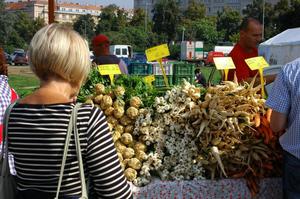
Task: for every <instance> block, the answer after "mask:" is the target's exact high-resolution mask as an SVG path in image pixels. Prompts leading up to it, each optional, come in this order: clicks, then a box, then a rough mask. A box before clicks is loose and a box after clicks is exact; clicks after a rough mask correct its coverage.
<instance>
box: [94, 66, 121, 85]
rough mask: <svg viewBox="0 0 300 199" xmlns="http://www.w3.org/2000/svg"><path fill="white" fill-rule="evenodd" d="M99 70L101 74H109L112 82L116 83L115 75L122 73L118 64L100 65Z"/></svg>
mask: <svg viewBox="0 0 300 199" xmlns="http://www.w3.org/2000/svg"><path fill="white" fill-rule="evenodd" d="M98 70H99V72H100V74H101V75H109V78H110V83H111V84H114V75H118V74H121V70H120V67H119V65H118V64H104V65H98Z"/></svg>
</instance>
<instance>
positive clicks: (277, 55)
mask: <svg viewBox="0 0 300 199" xmlns="http://www.w3.org/2000/svg"><path fill="white" fill-rule="evenodd" d="M258 51H259V55H261V56H263V57H265V59H266V61H267V62H268V63H269V64H270V65H284V64H286V63H289V62H291V61H293V60H294V59H296V58H298V57H300V28H292V29H287V30H285V31H283V32H281V33H280V34H278V35H276V36H274V37H272V38H270V39H268V40H267V41H265V42H263V43H261V44H260V45H259V47H258Z"/></svg>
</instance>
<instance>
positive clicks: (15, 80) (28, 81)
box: [8, 75, 39, 97]
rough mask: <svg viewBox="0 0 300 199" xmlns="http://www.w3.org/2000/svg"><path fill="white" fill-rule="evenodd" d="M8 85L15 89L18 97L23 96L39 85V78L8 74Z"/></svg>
mask: <svg viewBox="0 0 300 199" xmlns="http://www.w3.org/2000/svg"><path fill="white" fill-rule="evenodd" d="M8 82H9V85H10V86H11V87H12V88H14V89H15V90H16V92H17V93H18V95H19V96H20V97H24V96H26V95H28V94H30V93H32V91H33V90H34V89H36V88H37V87H38V86H39V80H38V78H36V77H35V76H31V75H30V76H29V75H9V80H8Z"/></svg>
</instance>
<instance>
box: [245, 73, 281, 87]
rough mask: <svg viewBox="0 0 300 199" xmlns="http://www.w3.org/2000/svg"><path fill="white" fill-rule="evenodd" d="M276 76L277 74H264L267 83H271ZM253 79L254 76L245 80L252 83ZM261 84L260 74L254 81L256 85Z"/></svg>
mask: <svg viewBox="0 0 300 199" xmlns="http://www.w3.org/2000/svg"><path fill="white" fill-rule="evenodd" d="M275 78H276V75H266V76H264V81H265V84H266V85H267V84H270V83H272V82H273V81H274V80H275ZM252 80H253V77H249V78H247V79H246V80H245V81H246V82H248V83H250V82H251V81H252ZM259 84H260V77H259V75H257V76H256V79H255V82H254V86H257V85H259Z"/></svg>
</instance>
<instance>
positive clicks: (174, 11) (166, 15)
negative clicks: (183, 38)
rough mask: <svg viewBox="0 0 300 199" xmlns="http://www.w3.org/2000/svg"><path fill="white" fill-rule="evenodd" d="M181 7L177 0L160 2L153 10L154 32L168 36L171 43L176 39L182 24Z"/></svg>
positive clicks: (162, 0)
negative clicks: (179, 26)
mask: <svg viewBox="0 0 300 199" xmlns="http://www.w3.org/2000/svg"><path fill="white" fill-rule="evenodd" d="M179 11H180V10H179V6H178V4H177V2H176V1H175V0H160V1H158V3H156V4H155V5H154V9H153V22H154V26H153V31H154V32H155V33H157V34H159V35H162V37H164V35H165V36H166V37H165V38H166V41H167V42H168V43H169V42H170V41H171V40H174V39H175V36H176V29H177V26H178V24H179V23H180V12H179Z"/></svg>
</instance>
